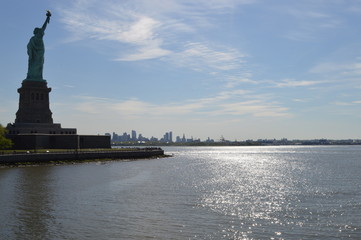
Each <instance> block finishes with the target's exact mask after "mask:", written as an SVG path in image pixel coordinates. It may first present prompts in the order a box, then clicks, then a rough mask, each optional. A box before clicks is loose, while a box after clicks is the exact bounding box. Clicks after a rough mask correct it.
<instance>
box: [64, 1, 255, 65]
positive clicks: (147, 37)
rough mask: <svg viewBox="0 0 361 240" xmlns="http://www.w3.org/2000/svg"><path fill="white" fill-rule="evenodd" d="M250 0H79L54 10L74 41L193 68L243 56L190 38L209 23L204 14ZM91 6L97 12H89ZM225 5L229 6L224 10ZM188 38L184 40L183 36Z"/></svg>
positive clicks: (131, 58) (235, 62) (127, 57)
mask: <svg viewBox="0 0 361 240" xmlns="http://www.w3.org/2000/svg"><path fill="white" fill-rule="evenodd" d="M251 2H253V1H251V0H244V1H233V0H226V1H221V0H213V1H198V2H197V4H194V2H193V1H175V0H169V1H166V2H164V1H158V0H155V1H151V2H150V1H144V0H134V1H124V2H122V3H118V2H116V1H112V0H104V1H101V2H96V1H81V0H76V1H74V4H72V6H70V7H68V8H65V9H59V11H60V12H61V16H62V21H63V23H64V24H65V26H66V28H67V29H68V30H69V31H70V32H71V33H72V39H73V40H88V39H91V40H96V41H112V42H113V44H115V45H114V47H113V48H114V51H113V53H114V52H116V53H119V52H121V53H120V54H119V55H118V56H116V57H114V59H115V60H120V61H137V60H145V59H157V58H161V57H164V56H168V57H169V58H167V60H169V59H172V62H174V63H177V64H178V65H182V66H187V67H189V66H193V68H204V66H207V67H208V68H215V69H218V70H229V69H234V68H237V67H238V66H239V64H240V62H241V59H242V58H243V57H244V54H242V53H240V52H239V51H238V50H237V49H234V48H230V47H227V46H220V45H219V44H218V45H217V44H214V43H211V42H210V41H208V42H207V43H206V41H205V42H197V41H189V39H191V38H196V37H197V36H198V35H199V34H200V32H201V31H200V30H201V29H204V28H212V27H213V25H212V23H211V20H210V19H209V18H210V17H209V15H208V14H220V13H221V12H222V10H224V11H229V9H230V8H233V7H235V6H237V5H239V4H248V3H251ZM95 9H96V11H94V10H95ZM227 9H228V10H227ZM187 39H188V40H187Z"/></svg>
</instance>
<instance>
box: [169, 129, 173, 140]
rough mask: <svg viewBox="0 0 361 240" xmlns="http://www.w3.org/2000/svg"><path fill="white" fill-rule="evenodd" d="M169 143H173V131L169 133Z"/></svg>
mask: <svg viewBox="0 0 361 240" xmlns="http://www.w3.org/2000/svg"><path fill="white" fill-rule="evenodd" d="M168 140H169V142H173V133H172V131H170V132H169V139H168Z"/></svg>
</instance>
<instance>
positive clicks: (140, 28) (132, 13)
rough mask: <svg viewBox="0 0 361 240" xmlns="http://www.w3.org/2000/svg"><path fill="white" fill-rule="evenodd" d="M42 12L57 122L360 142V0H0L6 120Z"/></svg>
mask: <svg viewBox="0 0 361 240" xmlns="http://www.w3.org/2000/svg"><path fill="white" fill-rule="evenodd" d="M46 9H50V10H51V11H52V13H53V16H52V18H51V21H50V24H49V25H48V28H47V29H46V33H45V36H44V42H45V48H46V52H45V65H44V74H43V76H44V78H45V79H46V80H47V82H48V86H49V87H51V88H52V92H51V93H50V100H51V110H52V112H53V119H54V122H59V123H61V124H62V126H63V127H76V128H78V132H79V133H81V134H104V133H105V132H117V133H123V132H125V131H126V132H130V131H131V130H132V129H134V130H137V131H138V132H141V133H142V134H143V136H148V137H151V136H154V137H161V136H162V135H163V134H164V132H166V131H173V135H182V134H183V133H184V134H185V135H186V136H187V137H190V136H193V137H195V138H201V139H205V138H207V137H211V138H214V139H216V140H217V139H219V138H220V137H221V136H224V137H225V138H226V139H229V140H234V139H237V140H246V139H258V138H283V137H285V138H289V139H311V138H333V139H341V138H343V139H345V138H361V124H360V120H361V27H360V22H361V1H359V0H309V1H308V0H299V1H288V0H197V1H194V0H192V1H188V0H167V1H162V0H151V1H150V0H129V1H127V0H102V1H98V0H62V1H58V0H56V1H55V0H36V1H20V0H1V2H0V18H1V19H0V20H1V21H0V26H1V29H2V37H1V45H0V52H1V55H0V66H1V83H2V84H1V89H0V102H1V105H0V123H2V124H3V125H6V124H7V123H8V122H14V120H15V112H16V111H17V108H18V97H19V96H18V93H17V91H16V89H17V88H19V87H20V86H21V81H22V80H23V79H25V77H26V72H27V58H28V56H27V54H26V45H27V43H28V41H29V39H30V37H31V36H32V31H33V29H34V27H41V25H42V24H43V22H44V20H45V10H46Z"/></svg>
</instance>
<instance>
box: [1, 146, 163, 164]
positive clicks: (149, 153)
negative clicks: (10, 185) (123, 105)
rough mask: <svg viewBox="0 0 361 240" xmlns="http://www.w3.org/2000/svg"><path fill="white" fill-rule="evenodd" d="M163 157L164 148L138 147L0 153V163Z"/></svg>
mask: <svg viewBox="0 0 361 240" xmlns="http://www.w3.org/2000/svg"><path fill="white" fill-rule="evenodd" d="M155 157H165V155H164V150H163V149H160V148H151V149H139V150H134V151H112V150H109V151H88V152H87V151H81V152H76V151H74V152H56V153H27V154H4V155H0V165H8V164H10V165H11V164H14V165H16V164H29V163H34V164H35V163H49V162H66V161H69V162H76V161H86V160H94V159H99V160H101V159H114V160H116V159H145V158H155Z"/></svg>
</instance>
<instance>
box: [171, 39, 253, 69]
mask: <svg viewBox="0 0 361 240" xmlns="http://www.w3.org/2000/svg"><path fill="white" fill-rule="evenodd" d="M216 49H217V50H216ZM245 56H246V55H244V54H242V53H240V52H239V51H238V50H237V49H234V48H227V47H224V46H217V47H210V46H209V45H208V44H206V43H199V42H193V43H188V44H186V45H185V47H184V50H183V51H181V52H179V53H175V54H173V55H172V56H170V59H171V61H173V62H174V63H176V64H178V65H180V66H183V67H189V68H192V69H193V70H197V71H205V70H208V71H209V72H212V71H228V70H233V69H238V68H240V67H241V64H242V63H243V62H244V60H243V58H244V57H245Z"/></svg>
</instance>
